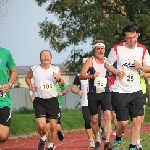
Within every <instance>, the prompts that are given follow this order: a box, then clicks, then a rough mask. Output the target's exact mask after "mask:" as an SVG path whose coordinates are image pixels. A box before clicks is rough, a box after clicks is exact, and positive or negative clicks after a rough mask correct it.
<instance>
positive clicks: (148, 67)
mask: <svg viewBox="0 0 150 150" xmlns="http://www.w3.org/2000/svg"><path fill="white" fill-rule="evenodd" d="M140 70H141V71H142V72H150V55H149V53H148V50H146V53H145V55H144V58H143V67H142V66H140Z"/></svg>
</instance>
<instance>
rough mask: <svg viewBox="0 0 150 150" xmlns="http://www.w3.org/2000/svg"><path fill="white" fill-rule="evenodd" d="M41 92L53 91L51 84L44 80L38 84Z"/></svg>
mask: <svg viewBox="0 0 150 150" xmlns="http://www.w3.org/2000/svg"><path fill="white" fill-rule="evenodd" d="M40 86H41V90H48V91H49V90H52V89H53V86H54V85H53V82H51V81H49V80H44V81H41V82H40Z"/></svg>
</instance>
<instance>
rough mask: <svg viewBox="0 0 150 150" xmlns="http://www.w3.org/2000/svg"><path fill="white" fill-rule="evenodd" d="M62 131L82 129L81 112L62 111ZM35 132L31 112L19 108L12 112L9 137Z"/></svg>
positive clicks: (35, 127) (35, 126)
mask: <svg viewBox="0 0 150 150" xmlns="http://www.w3.org/2000/svg"><path fill="white" fill-rule="evenodd" d="M61 120H62V130H67V131H70V130H73V129H83V128H84V122H83V119H82V112H81V110H63V111H62V119H61ZM36 132H37V125H36V122H35V118H34V114H33V110H31V109H26V108H20V110H19V111H14V112H12V122H11V127H10V135H24V134H30V133H36Z"/></svg>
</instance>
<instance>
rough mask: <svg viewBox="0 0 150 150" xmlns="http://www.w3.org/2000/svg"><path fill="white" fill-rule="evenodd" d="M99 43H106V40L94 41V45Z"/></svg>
mask: <svg viewBox="0 0 150 150" xmlns="http://www.w3.org/2000/svg"><path fill="white" fill-rule="evenodd" d="M97 43H103V44H104V40H95V41H94V42H93V45H95V44H97Z"/></svg>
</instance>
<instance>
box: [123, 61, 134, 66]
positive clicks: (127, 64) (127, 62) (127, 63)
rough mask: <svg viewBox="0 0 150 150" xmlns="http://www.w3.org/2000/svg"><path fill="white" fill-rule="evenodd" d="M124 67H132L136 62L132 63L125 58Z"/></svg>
mask: <svg viewBox="0 0 150 150" xmlns="http://www.w3.org/2000/svg"><path fill="white" fill-rule="evenodd" d="M122 67H127V68H131V67H134V63H131V62H130V60H129V59H128V60H125V63H124V64H122Z"/></svg>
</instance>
